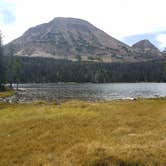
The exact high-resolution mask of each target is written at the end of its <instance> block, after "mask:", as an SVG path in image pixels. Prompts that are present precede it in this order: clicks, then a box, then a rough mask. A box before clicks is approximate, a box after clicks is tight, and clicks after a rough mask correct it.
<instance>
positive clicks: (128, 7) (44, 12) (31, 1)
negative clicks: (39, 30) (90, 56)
mask: <svg viewBox="0 0 166 166" xmlns="http://www.w3.org/2000/svg"><path fill="white" fill-rule="evenodd" d="M54 17H75V18H81V19H84V20H87V21H89V22H91V23H92V24H93V25H95V26H97V27H98V28H100V29H102V30H104V31H105V32H106V33H108V34H109V35H111V36H113V37H115V38H117V39H119V40H122V41H125V42H126V43H128V44H133V43H132V41H133V42H135V41H136V40H137V39H138V38H139V39H143V38H145V37H146V34H147V37H148V35H150V34H151V35H152V36H149V37H148V38H149V39H150V40H151V39H152V38H153V40H154V41H155V42H156V43H154V41H152V42H153V43H154V44H157V46H158V47H159V48H163V47H166V21H165V18H166V0H0V30H1V31H2V33H3V36H4V39H3V41H4V43H7V42H9V41H11V40H13V39H15V38H16V37H19V36H20V35H22V34H23V33H24V32H25V31H26V30H27V29H28V28H30V27H32V26H35V25H38V24H41V23H45V22H49V21H50V20H52V19H53V18H54ZM135 36H139V37H135ZM133 37H135V40H133V39H134V38H133Z"/></svg>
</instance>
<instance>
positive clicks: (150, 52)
mask: <svg viewBox="0 0 166 166" xmlns="http://www.w3.org/2000/svg"><path fill="white" fill-rule="evenodd" d="M132 48H133V50H134V51H135V52H136V53H137V54H140V55H142V56H144V57H147V58H156V59H158V58H159V59H160V58H162V54H161V52H160V50H159V49H158V48H157V47H155V46H154V45H153V44H152V43H151V42H150V41H149V40H141V41H139V42H137V43H135V44H134V45H133V46H132Z"/></svg>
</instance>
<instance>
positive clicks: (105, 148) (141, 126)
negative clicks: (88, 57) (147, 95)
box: [0, 99, 166, 166]
mask: <svg viewBox="0 0 166 166" xmlns="http://www.w3.org/2000/svg"><path fill="white" fill-rule="evenodd" d="M0 166H166V100H165V99H157V100H155V99H149V100H136V101H113V102H100V103H93V102H92V103H90V102H82V101H70V102H66V103H62V104H61V105H56V104H54V103H52V104H46V103H42V102H40V103H32V104H11V105H9V104H0Z"/></svg>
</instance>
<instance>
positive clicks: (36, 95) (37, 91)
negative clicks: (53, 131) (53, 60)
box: [12, 83, 166, 102]
mask: <svg viewBox="0 0 166 166" xmlns="http://www.w3.org/2000/svg"><path fill="white" fill-rule="evenodd" d="M19 88H21V90H20V91H19V92H17V94H16V95H15V96H14V97H12V100H17V101H19V102H31V101H34V100H46V101H57V100H60V101H64V100H71V99H79V100H86V101H100V100H105V101H110V100H114V99H127V98H139V97H140V98H154V97H165V96H166V83H106V84H94V83H49V84H20V85H19Z"/></svg>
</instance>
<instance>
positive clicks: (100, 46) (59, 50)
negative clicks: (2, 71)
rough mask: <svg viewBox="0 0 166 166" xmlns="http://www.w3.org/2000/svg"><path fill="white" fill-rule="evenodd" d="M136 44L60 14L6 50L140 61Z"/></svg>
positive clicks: (73, 57) (61, 57) (16, 52)
mask: <svg viewBox="0 0 166 166" xmlns="http://www.w3.org/2000/svg"><path fill="white" fill-rule="evenodd" d="M137 45H138V44H136V45H134V46H133V48H131V47H129V46H128V45H126V44H124V43H122V42H120V41H118V40H116V39H115V38H113V37H111V36H109V35H108V34H106V33H105V32H103V31H102V30H100V29H98V28H96V27H95V26H93V25H92V24H90V23H89V22H87V21H84V20H81V19H75V18H61V17H59V18H55V19H53V20H52V21H50V22H48V23H45V24H41V25H38V26H36V27H32V28H30V29H29V30H27V31H26V32H25V33H24V34H23V36H21V37H19V38H18V39H15V40H14V41H12V42H11V43H9V44H8V45H6V46H5V52H6V54H8V53H9V50H10V47H11V46H12V47H13V50H14V53H15V55H18V56H30V57H34V56H40V57H53V58H57V59H69V60H74V59H76V57H78V56H79V57H81V59H82V60H89V59H92V58H93V60H95V59H96V60H102V61H104V62H114V61H137V57H136V56H137V54H135V52H137V51H139V49H138V46H137ZM145 45H146V44H145ZM141 47H142V46H141ZM148 49H149V47H148ZM140 50H141V51H142V49H140ZM145 50H146V49H145ZM153 52H154V51H153ZM156 52H157V53H158V51H157V50H156ZM157 56H158V54H157ZM152 57H153V56H152ZM145 59H146V58H145Z"/></svg>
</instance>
